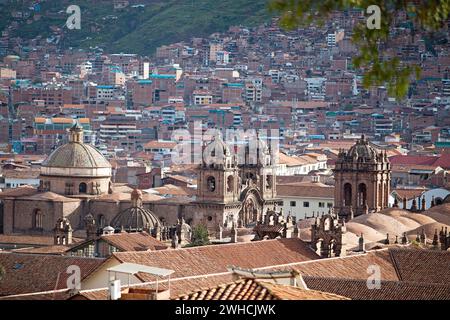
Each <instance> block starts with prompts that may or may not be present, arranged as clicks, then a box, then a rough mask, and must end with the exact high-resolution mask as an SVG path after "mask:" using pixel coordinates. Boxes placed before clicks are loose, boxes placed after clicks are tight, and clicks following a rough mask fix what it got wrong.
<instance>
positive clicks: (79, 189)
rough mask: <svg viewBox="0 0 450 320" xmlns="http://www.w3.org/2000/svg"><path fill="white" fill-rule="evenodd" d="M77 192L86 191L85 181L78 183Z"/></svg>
mask: <svg viewBox="0 0 450 320" xmlns="http://www.w3.org/2000/svg"><path fill="white" fill-rule="evenodd" d="M78 192H79V193H86V192H87V185H86V183H84V182H82V183H80V185H79V187H78Z"/></svg>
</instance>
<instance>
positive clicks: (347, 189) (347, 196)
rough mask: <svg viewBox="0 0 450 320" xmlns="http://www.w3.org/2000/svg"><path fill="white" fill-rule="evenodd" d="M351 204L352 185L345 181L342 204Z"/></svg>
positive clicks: (347, 205)
mask: <svg viewBox="0 0 450 320" xmlns="http://www.w3.org/2000/svg"><path fill="white" fill-rule="evenodd" d="M351 205H352V185H351V184H350V183H346V184H345V185H344V206H346V207H349V206H351Z"/></svg>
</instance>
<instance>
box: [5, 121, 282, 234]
mask: <svg viewBox="0 0 450 320" xmlns="http://www.w3.org/2000/svg"><path fill="white" fill-rule="evenodd" d="M68 135H69V137H68V138H69V139H68V143H66V144H64V145H62V146H60V147H58V148H57V149H56V150H55V151H53V152H52V153H51V154H50V155H49V156H48V158H47V159H46V160H45V161H44V163H43V164H42V167H41V174H40V180H41V182H40V186H39V188H34V187H30V186H24V187H20V188H16V189H10V190H6V191H5V192H2V193H0V218H1V217H3V219H2V220H3V228H2V229H0V233H4V234H41V235H53V234H54V230H55V225H56V224H57V222H58V221H59V222H61V220H62V219H63V220H64V221H67V222H69V223H70V226H71V228H72V229H73V230H74V235H76V236H78V237H83V236H86V235H85V234H86V229H87V227H88V229H89V228H90V229H92V221H91V220H94V221H95V226H96V228H97V230H100V229H102V228H104V227H106V226H112V227H113V228H115V229H116V230H117V229H125V230H130V231H138V230H149V231H150V230H155V229H156V228H157V227H161V226H164V225H167V226H173V225H176V224H177V223H178V222H179V221H181V220H184V221H185V222H186V223H188V224H189V225H191V226H195V225H197V224H199V223H202V224H205V225H206V226H207V227H208V229H209V230H210V232H211V233H215V232H216V231H217V230H219V229H220V228H225V229H226V228H228V229H231V228H232V227H233V226H237V227H243V228H245V227H249V228H253V227H254V226H255V225H256V224H257V222H258V221H263V220H264V215H265V214H266V213H267V212H269V211H273V210H274V209H275V207H276V204H277V203H278V202H279V200H278V199H276V183H275V181H276V177H275V168H274V166H273V157H272V155H271V152H270V150H269V148H268V147H267V145H265V144H264V143H262V142H261V143H258V150H257V152H256V161H252V163H250V162H246V161H245V162H244V163H239V162H238V161H237V159H236V156H235V155H233V154H232V153H231V151H230V149H229V147H228V146H227V145H226V144H225V143H224V141H223V140H222V139H221V138H220V136H217V137H215V138H214V140H213V141H211V142H210V143H209V144H208V145H206V146H204V148H205V149H206V150H211V154H210V157H209V158H210V159H213V161H209V162H208V163H207V162H206V161H205V160H204V161H203V163H202V164H201V165H200V166H199V168H198V187H197V195H196V197H193V198H189V199H186V198H183V199H177V198H161V197H156V196H154V195H151V194H145V193H144V194H142V193H124V192H120V191H116V190H114V189H115V187H114V184H113V183H112V180H111V177H112V168H111V165H110V163H109V162H108V161H107V160H106V159H105V158H104V156H103V155H102V154H101V153H100V152H99V151H98V150H97V149H96V148H95V147H93V146H91V145H88V144H85V143H84V142H83V129H82V128H81V127H80V126H78V125H74V126H73V127H72V128H71V129H70V130H69V132H68ZM218 151H220V152H218ZM218 153H221V154H223V157H215V155H216V154H218ZM250 156H251V155H250V153H249V149H248V148H246V154H245V159H249V158H250ZM133 195H134V196H133ZM86 221H91V222H90V223H89V226H87V224H86ZM91 232H92V230H91Z"/></svg>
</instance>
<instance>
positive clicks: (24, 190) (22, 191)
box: [0, 185, 38, 198]
mask: <svg viewBox="0 0 450 320" xmlns="http://www.w3.org/2000/svg"><path fill="white" fill-rule="evenodd" d="M37 192H38V191H37V189H36V188H35V187H32V186H28V185H26V186H21V187H18V188H14V189H8V190H5V191H3V192H0V198H6V197H22V196H28V195H32V194H35V193H37Z"/></svg>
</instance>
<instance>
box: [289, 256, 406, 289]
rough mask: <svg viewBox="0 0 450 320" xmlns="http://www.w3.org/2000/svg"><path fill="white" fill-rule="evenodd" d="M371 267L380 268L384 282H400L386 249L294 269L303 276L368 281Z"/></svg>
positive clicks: (294, 267)
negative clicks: (368, 271)
mask: <svg viewBox="0 0 450 320" xmlns="http://www.w3.org/2000/svg"><path fill="white" fill-rule="evenodd" d="M370 265H378V266H379V267H380V269H381V279H382V280H399V278H398V276H397V273H396V270H395V268H394V265H393V263H392V261H391V258H390V254H389V252H388V250H386V249H384V250H383V249H382V250H376V251H371V252H367V253H365V254H358V255H354V256H347V257H339V258H330V259H320V260H314V261H310V262H302V263H298V264H295V265H293V266H292V269H293V270H295V271H297V272H299V273H300V274H301V275H302V276H317V277H332V278H352V279H367V268H368V267H369V266H370ZM344 296H345V295H344Z"/></svg>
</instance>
